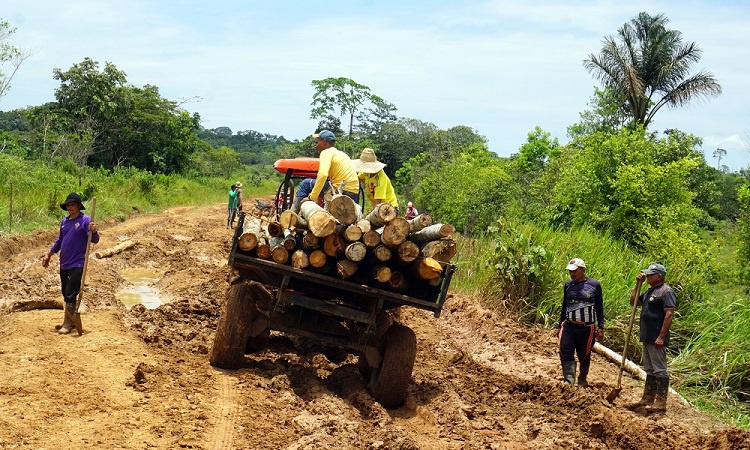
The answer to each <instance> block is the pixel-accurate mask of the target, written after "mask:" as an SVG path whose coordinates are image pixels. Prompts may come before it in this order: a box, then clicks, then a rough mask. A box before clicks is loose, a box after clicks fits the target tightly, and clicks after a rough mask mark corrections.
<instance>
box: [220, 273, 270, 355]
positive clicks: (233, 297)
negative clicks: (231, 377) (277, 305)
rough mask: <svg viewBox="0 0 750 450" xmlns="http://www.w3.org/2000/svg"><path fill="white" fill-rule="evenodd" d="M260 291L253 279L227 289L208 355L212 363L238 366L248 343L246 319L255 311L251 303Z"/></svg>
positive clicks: (248, 321)
mask: <svg viewBox="0 0 750 450" xmlns="http://www.w3.org/2000/svg"><path fill="white" fill-rule="evenodd" d="M261 294H262V290H261V288H260V286H258V285H257V284H256V283H253V282H250V283H248V282H243V281H240V282H239V283H236V284H233V285H232V287H231V288H230V289H229V293H228V294H227V301H226V303H225V304H224V310H223V311H222V312H221V317H220V318H219V324H218V326H217V327H216V336H214V343H213V346H212V347H211V351H210V352H209V354H208V360H209V362H210V363H211V365H212V366H214V367H220V368H222V369H237V368H239V367H240V365H241V364H242V361H243V360H244V355H245V347H246V345H247V343H248V337H249V330H250V322H252V321H253V319H254V318H255V316H256V315H257V314H258V309H257V308H256V306H255V303H256V301H257V300H258V296H259V295H261Z"/></svg>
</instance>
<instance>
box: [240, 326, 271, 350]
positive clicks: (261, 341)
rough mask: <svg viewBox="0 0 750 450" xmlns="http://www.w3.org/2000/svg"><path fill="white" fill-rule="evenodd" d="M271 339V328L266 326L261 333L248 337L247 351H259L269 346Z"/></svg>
mask: <svg viewBox="0 0 750 450" xmlns="http://www.w3.org/2000/svg"><path fill="white" fill-rule="evenodd" d="M270 341H271V330H270V329H268V328H266V329H265V330H263V331H261V333H260V334H259V335H257V336H255V337H253V336H251V337H249V338H248V339H247V345H245V353H255V352H259V351H261V350H263V349H265V348H266V347H268V343H269V342H270Z"/></svg>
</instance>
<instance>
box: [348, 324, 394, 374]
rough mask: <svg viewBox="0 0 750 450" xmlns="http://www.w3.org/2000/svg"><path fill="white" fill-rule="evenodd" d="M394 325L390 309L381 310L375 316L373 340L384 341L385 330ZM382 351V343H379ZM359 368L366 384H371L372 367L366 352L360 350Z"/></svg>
mask: <svg viewBox="0 0 750 450" xmlns="http://www.w3.org/2000/svg"><path fill="white" fill-rule="evenodd" d="M392 325H393V317H392V313H391V312H390V311H380V312H379V313H378V316H377V317H376V318H375V334H374V335H373V337H372V339H371V342H378V343H382V342H383V337H384V336H385V332H386V331H387V330H388V329H389V328H390V327H391V326H392ZM379 347H380V350H381V351H382V345H379ZM357 369H359V373H361V374H362V378H364V379H365V383H366V384H368V385H369V384H370V378H371V377H372V367H370V365H369V364H368V363H367V358H365V354H364V352H360V354H359V359H358V360H357Z"/></svg>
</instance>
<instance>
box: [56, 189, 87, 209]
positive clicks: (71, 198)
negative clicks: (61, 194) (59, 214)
mask: <svg viewBox="0 0 750 450" xmlns="http://www.w3.org/2000/svg"><path fill="white" fill-rule="evenodd" d="M68 203H78V204H79V205H81V209H86V207H85V206H83V202H82V201H81V196H80V195H78V194H76V193H75V192H71V193H70V194H68V198H66V199H65V201H64V202H62V203H60V208H62V209H63V210H64V211H67V210H68V208H66V207H65V205H67V204H68Z"/></svg>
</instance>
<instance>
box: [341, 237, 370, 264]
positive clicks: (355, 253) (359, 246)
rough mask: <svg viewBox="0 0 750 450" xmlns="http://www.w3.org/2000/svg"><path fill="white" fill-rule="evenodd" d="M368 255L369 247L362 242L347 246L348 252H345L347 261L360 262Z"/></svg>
mask: <svg viewBox="0 0 750 450" xmlns="http://www.w3.org/2000/svg"><path fill="white" fill-rule="evenodd" d="M366 255H367V247H365V244H363V243H361V242H352V243H351V244H349V245H347V246H346V250H344V256H346V259H348V260H349V261H354V262H360V261H362V260H363V259H365V256H366Z"/></svg>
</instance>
